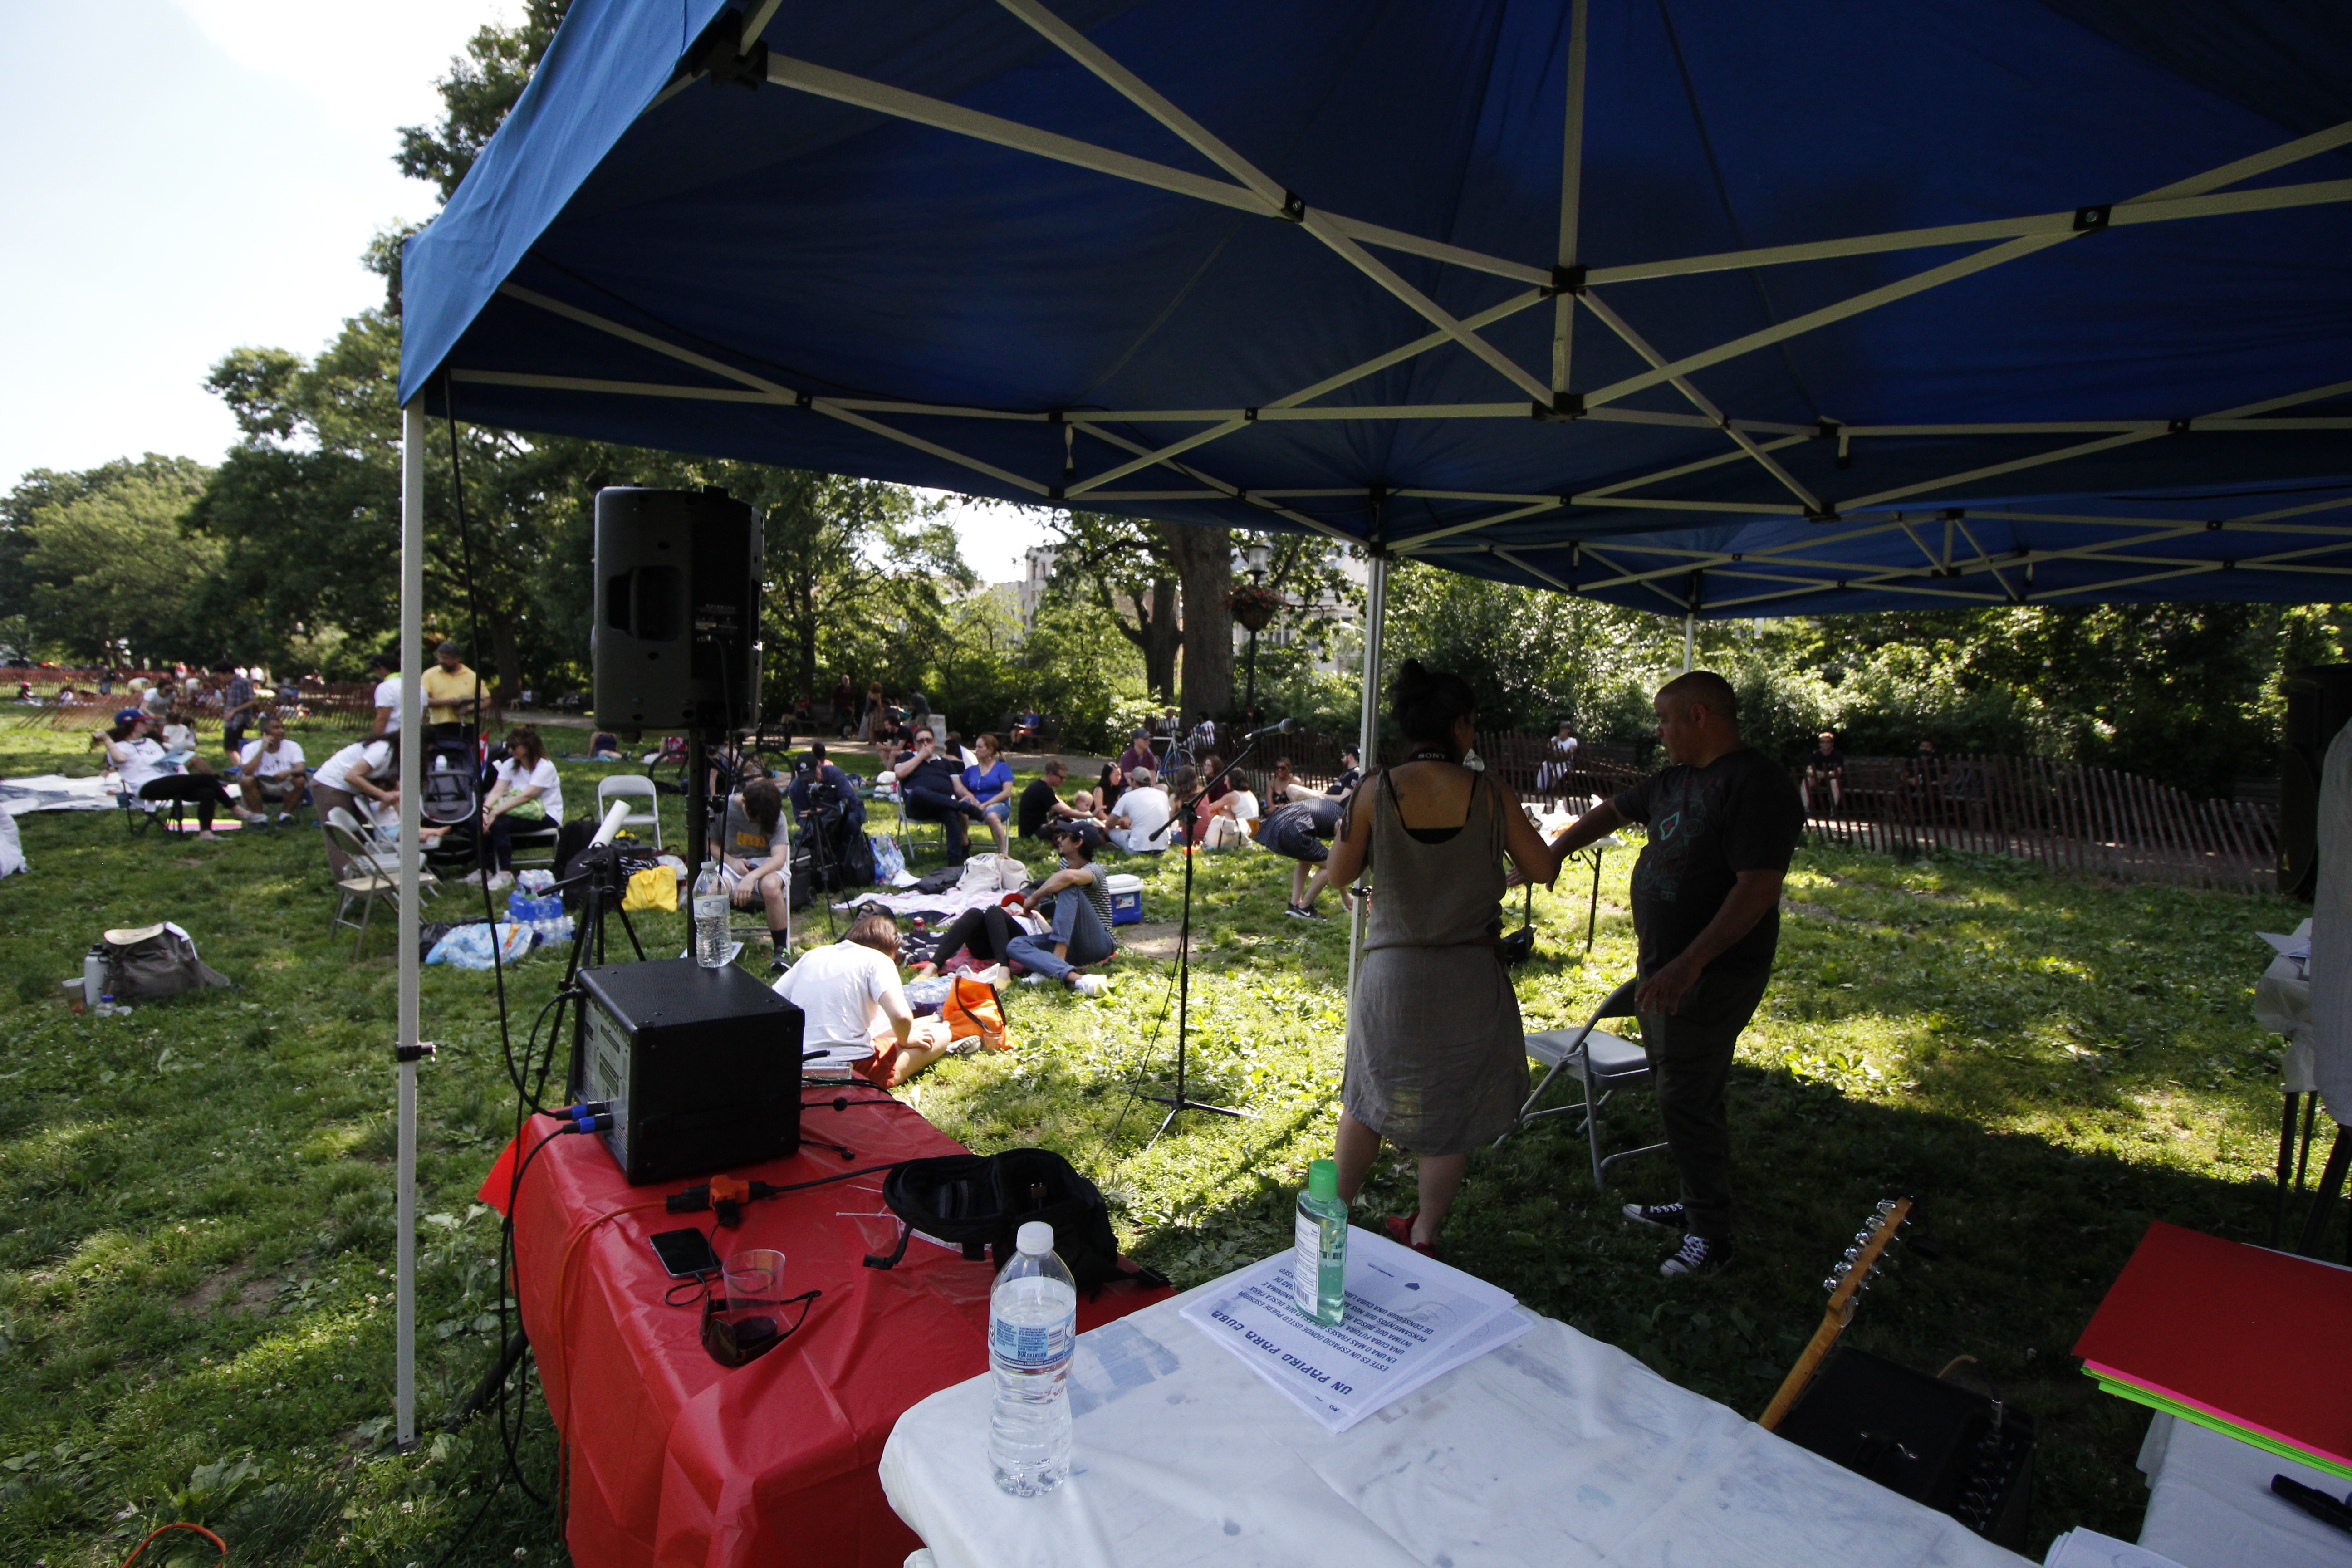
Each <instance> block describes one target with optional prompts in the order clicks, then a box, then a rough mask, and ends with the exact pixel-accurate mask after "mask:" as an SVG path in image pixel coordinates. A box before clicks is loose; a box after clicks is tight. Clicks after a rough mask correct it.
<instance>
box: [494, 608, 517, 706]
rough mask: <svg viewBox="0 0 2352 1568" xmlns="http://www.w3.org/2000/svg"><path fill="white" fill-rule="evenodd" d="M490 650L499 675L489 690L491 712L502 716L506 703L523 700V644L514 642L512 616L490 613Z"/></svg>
mask: <svg viewBox="0 0 2352 1568" xmlns="http://www.w3.org/2000/svg"><path fill="white" fill-rule="evenodd" d="M487 618H488V621H489V623H490V649H491V652H492V653H493V654H495V655H496V656H497V660H498V669H499V678H498V680H497V681H496V683H495V684H494V685H493V686H492V687H491V689H490V709H491V711H492V712H494V713H497V714H499V715H500V716H501V717H503V716H504V715H505V713H506V708H507V704H508V703H509V702H520V701H521V700H522V647H521V645H520V644H519V643H517V642H516V641H515V627H514V617H513V616H501V615H495V614H494V615H491V616H488V617H487Z"/></svg>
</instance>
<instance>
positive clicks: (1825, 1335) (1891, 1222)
mask: <svg viewBox="0 0 2352 1568" xmlns="http://www.w3.org/2000/svg"><path fill="white" fill-rule="evenodd" d="M1910 1212H1911V1200H1910V1199H1909V1198H1897V1199H1895V1201H1894V1202H1893V1203H1892V1204H1891V1205H1887V1206H1885V1207H1884V1208H1882V1209H1881V1210H1880V1211H1879V1212H1878V1214H1877V1215H1875V1216H1874V1217H1875V1218H1876V1221H1877V1224H1876V1226H1875V1227H1874V1228H1873V1229H1872V1230H1870V1231H1868V1232H1866V1233H1865V1234H1864V1237H1862V1238H1861V1240H1860V1242H1859V1245H1858V1246H1857V1247H1855V1248H1854V1249H1853V1251H1852V1252H1851V1253H1850V1256H1849V1258H1848V1260H1847V1263H1846V1266H1845V1272H1844V1273H1843V1275H1841V1276H1839V1278H1838V1279H1837V1281H1836V1283H1835V1285H1834V1286H1833V1287H1832V1289H1831V1291H1830V1304H1829V1310H1826V1311H1824V1312H1823V1313H1822V1322H1821V1326H1820V1327H1819V1328H1817V1329H1815V1330H1814V1331H1813V1337H1812V1338H1811V1340H1808V1341H1807V1342H1805V1348H1804V1350H1803V1352H1801V1353H1800V1354H1799V1355H1798V1357H1797V1364H1796V1365H1794V1366H1792V1367H1790V1369H1789V1375H1788V1376H1787V1377H1785V1378H1783V1379H1781V1380H1780V1391H1779V1392H1778V1393H1776V1394H1773V1395H1772V1403H1771V1404H1769V1405H1766V1406H1765V1407H1764V1414H1763V1415H1759V1416H1758V1417H1757V1418H1756V1424H1757V1425H1758V1426H1761V1427H1763V1428H1764V1429H1765V1430H1766V1431H1767V1432H1769V1431H1771V1430H1772V1429H1773V1428H1775V1427H1777V1426H1780V1422H1781V1420H1782V1419H1783V1418H1784V1417H1785V1416H1786V1415H1788V1414H1789V1407H1790V1405H1794V1404H1796V1403H1797V1395H1799V1394H1802V1393H1803V1392H1804V1391H1805V1384H1808V1383H1810V1382H1811V1381H1812V1376H1813V1372H1814V1369H1815V1368H1817V1367H1819V1366H1820V1365H1821V1364H1822V1357H1824V1356H1826V1355H1828V1354H1829V1353H1830V1349H1831V1347H1832V1346H1833V1345H1835V1344H1836V1343H1837V1342H1838V1336H1839V1335H1841V1334H1843V1333H1844V1332H1845V1326H1846V1324H1848V1323H1850V1322H1852V1321H1853V1309H1854V1298H1855V1296H1856V1295H1857V1294H1859V1293H1860V1291H1861V1289H1862V1287H1863V1285H1864V1282H1865V1281H1867V1280H1868V1279H1869V1278H1870V1276H1871V1273H1872V1271H1873V1270H1874V1269H1875V1268H1877V1267H1878V1259H1879V1257H1880V1255H1881V1254H1883V1253H1884V1252H1885V1250H1886V1247H1887V1244H1888V1243H1890V1242H1892V1241H1893V1240H1894V1239H1895V1231H1896V1230H1897V1229H1899V1228H1900V1227H1901V1226H1902V1224H1903V1221H1904V1219H1905V1217H1906V1216H1907V1215H1909V1214H1910Z"/></svg>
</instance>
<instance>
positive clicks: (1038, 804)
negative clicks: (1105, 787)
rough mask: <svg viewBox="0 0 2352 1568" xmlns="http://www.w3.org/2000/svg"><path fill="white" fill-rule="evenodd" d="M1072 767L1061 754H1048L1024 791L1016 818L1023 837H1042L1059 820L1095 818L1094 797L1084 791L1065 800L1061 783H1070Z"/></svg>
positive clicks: (1071, 820)
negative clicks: (1058, 755) (1063, 760)
mask: <svg viewBox="0 0 2352 1568" xmlns="http://www.w3.org/2000/svg"><path fill="white" fill-rule="evenodd" d="M1069 776H1070V770H1069V768H1068V767H1067V766H1066V765H1065V764H1064V763H1063V762H1062V759H1061V758H1059V757H1048V758H1046V759H1045V766H1044V767H1042V768H1040V769H1038V770H1037V776H1036V777H1035V778H1034V779H1031V780H1030V781H1029V787H1028V788H1027V789H1024V790H1023V791H1022V792H1021V805H1020V811H1019V815H1018V816H1016V817H1015V819H1014V820H1015V821H1016V822H1017V823H1018V825H1019V826H1020V829H1021V837H1024V838H1043V837H1045V830H1046V829H1047V828H1048V827H1051V826H1053V825H1054V824H1055V823H1056V822H1073V821H1076V820H1078V819H1080V818H1086V819H1087V820H1092V819H1093V817H1094V814H1095V797H1094V796H1092V795H1088V794H1087V792H1086V791H1085V790H1080V791H1078V792H1077V793H1076V795H1072V796H1071V797H1070V798H1069V800H1068V801H1067V802H1064V800H1063V799H1062V785H1063V784H1066V782H1068V780H1069Z"/></svg>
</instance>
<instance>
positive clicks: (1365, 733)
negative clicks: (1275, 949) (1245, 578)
mask: <svg viewBox="0 0 2352 1568" xmlns="http://www.w3.org/2000/svg"><path fill="white" fill-rule="evenodd" d="M1374 526H1375V527H1376V528H1377V527H1378V526H1379V525H1378V524H1377V523H1375V524H1374ZM1388 615H1389V556H1388V552H1387V551H1385V550H1376V551H1374V552H1373V554H1372V579H1371V583H1370V591H1369V592H1368V593H1367V594H1366V595H1364V707H1363V718H1362V720H1361V721H1360V722H1359V723H1358V725H1357V726H1356V765H1357V766H1358V767H1360V768H1361V769H1363V770H1364V777H1366V778H1370V776H1371V771H1372V767H1373V764H1374V763H1375V762H1376V761H1377V759H1378V758H1379V756H1380V750H1379V746H1380V739H1381V628H1382V626H1384V625H1385V624H1386V623H1387V620H1388ZM1359 787H1361V786H1359ZM1363 948H1364V900H1361V899H1358V900H1356V907H1355V909H1354V910H1352V911H1350V912H1349V916H1348V990H1347V996H1348V998H1349V1004H1350V1005H1353V1003H1354V999H1355V995H1356V960H1357V958H1358V957H1359V956H1360V955H1361V953H1362V952H1363Z"/></svg>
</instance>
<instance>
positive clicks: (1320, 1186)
mask: <svg viewBox="0 0 2352 1568" xmlns="http://www.w3.org/2000/svg"><path fill="white" fill-rule="evenodd" d="M1307 1196H1308V1197H1310V1198H1315V1199H1318V1201H1322V1202H1327V1203H1328V1202H1329V1201H1331V1200H1332V1199H1335V1198H1337V1197H1338V1196H1339V1162H1338V1161H1337V1160H1317V1161H1315V1162H1313V1163H1310V1164H1309V1165H1308V1166H1307Z"/></svg>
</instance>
